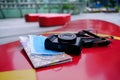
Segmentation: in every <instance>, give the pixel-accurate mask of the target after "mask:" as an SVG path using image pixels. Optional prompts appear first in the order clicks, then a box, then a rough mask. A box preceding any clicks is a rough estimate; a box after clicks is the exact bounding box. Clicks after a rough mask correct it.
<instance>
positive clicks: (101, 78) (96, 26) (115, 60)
mask: <svg viewBox="0 0 120 80" xmlns="http://www.w3.org/2000/svg"><path fill="white" fill-rule="evenodd" d="M83 29H87V30H92V31H95V32H97V33H99V34H102V35H112V36H115V39H114V40H113V41H112V43H111V44H110V45H109V46H105V47H92V48H83V49H82V52H81V55H79V56H72V57H73V61H72V62H68V63H63V64H59V65H54V66H49V67H44V68H38V69H33V66H32V64H31V63H30V61H29V59H28V57H27V55H26V54H25V51H24V50H23V47H22V45H21V44H20V42H19V41H16V42H12V43H8V44H4V45H0V75H1V74H4V75H7V74H6V73H4V72H10V73H11V71H18V70H19V71H23V73H24V70H34V71H35V75H32V76H35V77H36V79H37V80H65V79H66V80H75V79H77V80H120V53H119V51H120V50H119V49H120V45H119V44H120V27H119V26H118V25H115V24H112V23H110V22H106V21H102V20H92V19H91V20H76V21H71V22H68V23H67V24H66V25H64V26H63V27H62V28H60V29H57V30H54V31H50V32H46V33H43V35H49V34H55V33H62V32H78V31H80V30H83ZM24 75H26V76H28V77H29V75H27V74H24ZM14 76H16V75H14ZM15 78H16V77H15ZM22 78H23V77H22ZM1 79H3V80H4V78H1V76H0V80H1ZM9 79H10V78H9ZM9 79H8V80H9ZM11 79H13V78H11ZM14 80H16V79H14Z"/></svg>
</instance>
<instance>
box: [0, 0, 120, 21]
mask: <svg viewBox="0 0 120 80" xmlns="http://www.w3.org/2000/svg"><path fill="white" fill-rule="evenodd" d="M119 9H120V0H0V19H4V18H20V17H24V15H25V14H27V13H70V14H72V15H77V14H80V13H91V12H111V11H112V12H119Z"/></svg>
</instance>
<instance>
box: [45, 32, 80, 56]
mask: <svg viewBox="0 0 120 80" xmlns="http://www.w3.org/2000/svg"><path fill="white" fill-rule="evenodd" d="M45 48H46V49H48V50H54V51H60V52H65V53H67V54H74V55H79V54H80V53H81V50H82V40H81V37H78V36H77V35H76V34H73V33H63V34H58V35H57V34H55V35H51V36H49V37H48V38H47V39H46V40H45Z"/></svg>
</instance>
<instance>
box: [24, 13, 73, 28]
mask: <svg viewBox="0 0 120 80" xmlns="http://www.w3.org/2000/svg"><path fill="white" fill-rule="evenodd" d="M70 19H71V15H70V14H57V13H56V14H55V13H46V14H26V15H25V21H26V22H39V26H42V27H44V26H59V25H64V24H65V23H66V22H68V21H70Z"/></svg>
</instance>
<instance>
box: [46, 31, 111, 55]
mask: <svg viewBox="0 0 120 80" xmlns="http://www.w3.org/2000/svg"><path fill="white" fill-rule="evenodd" d="M110 39H113V37H111V38H108V37H100V36H97V35H96V34H93V33H91V32H89V31H87V30H83V31H80V32H78V33H62V34H54V35H51V36H49V37H48V38H47V39H46V40H45V44H44V45H45V48H46V49H48V50H54V51H60V52H65V53H67V54H73V55H79V54H80V53H81V50H82V47H85V48H90V47H93V46H107V45H109V44H110V43H111V40H110Z"/></svg>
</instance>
